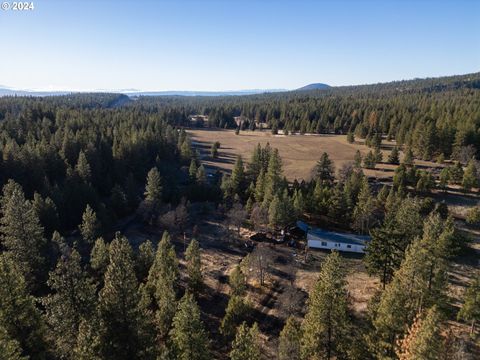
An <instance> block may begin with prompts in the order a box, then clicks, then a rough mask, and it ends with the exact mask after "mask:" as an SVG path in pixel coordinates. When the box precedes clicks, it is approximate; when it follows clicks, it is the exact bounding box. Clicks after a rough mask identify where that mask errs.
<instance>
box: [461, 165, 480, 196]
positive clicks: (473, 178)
mask: <svg viewBox="0 0 480 360" xmlns="http://www.w3.org/2000/svg"><path fill="white" fill-rule="evenodd" d="M477 186H478V174H477V167H476V166H475V162H474V161H473V160H470V161H469V163H468V165H467V168H466V169H465V172H464V173H463V180H462V187H463V190H464V191H469V190H470V189H471V188H472V187H477Z"/></svg>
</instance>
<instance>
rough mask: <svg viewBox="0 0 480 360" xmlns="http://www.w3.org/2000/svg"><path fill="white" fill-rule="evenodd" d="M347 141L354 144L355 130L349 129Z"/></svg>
mask: <svg viewBox="0 0 480 360" xmlns="http://www.w3.org/2000/svg"><path fill="white" fill-rule="evenodd" d="M347 141H348V142H349V143H350V144H353V143H354V142H355V135H354V134H353V132H351V131H349V132H348V133H347Z"/></svg>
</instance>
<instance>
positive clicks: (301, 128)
mask: <svg viewBox="0 0 480 360" xmlns="http://www.w3.org/2000/svg"><path fill="white" fill-rule="evenodd" d="M479 84H480V74H479V73H475V74H468V75H462V76H453V77H445V78H437V79H424V80H410V81H400V82H392V83H387V84H375V85H365V86H350V87H339V88H332V89H328V90H317V91H294V92H285V93H274V94H263V95H249V96H232V97H143V98H141V99H140V100H138V101H136V102H134V103H132V104H131V106H133V107H135V108H138V109H142V110H146V111H158V110H162V111H165V109H169V111H170V112H171V113H172V116H171V119H175V121H176V122H177V124H181V125H190V123H189V121H188V118H186V117H185V116H184V115H188V114H204V115H209V116H210V117H211V118H209V122H208V125H209V126H212V127H220V128H224V127H230V128H232V127H236V126H237V125H236V124H235V123H234V122H233V117H235V116H243V117H244V118H245V120H244V122H243V124H242V125H241V127H242V128H245V129H247V128H250V129H254V128H255V127H256V125H255V124H257V125H258V123H265V124H267V126H268V127H269V128H271V129H272V131H277V130H278V129H283V130H285V131H286V132H287V133H292V132H296V133H300V134H302V133H336V134H346V133H347V132H349V131H350V132H353V133H355V134H356V135H357V136H358V137H360V138H372V137H374V136H376V135H377V134H378V135H379V136H382V135H383V136H385V137H387V138H388V139H395V140H396V141H397V143H398V144H399V145H400V146H404V145H405V146H407V147H411V149H412V150H413V152H414V153H415V155H416V156H417V157H419V158H422V159H432V158H434V157H436V156H438V155H442V156H444V157H445V158H450V157H454V158H456V159H458V160H461V159H460V156H461V155H460V152H461V149H462V148H464V147H469V146H471V147H473V151H474V154H475V155H476V156H477V158H478V156H479V153H478V151H479V146H478V144H479V143H480V133H479V128H480V86H479Z"/></svg>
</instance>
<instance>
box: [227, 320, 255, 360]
mask: <svg viewBox="0 0 480 360" xmlns="http://www.w3.org/2000/svg"><path fill="white" fill-rule="evenodd" d="M260 358H261V349H260V344H259V341H258V326H257V323H255V324H253V326H252V327H251V328H249V327H248V325H247V324H246V323H245V322H243V323H242V324H241V325H240V326H239V327H238V329H237V334H236V336H235V340H233V342H232V351H231V352H230V359H231V360H260Z"/></svg>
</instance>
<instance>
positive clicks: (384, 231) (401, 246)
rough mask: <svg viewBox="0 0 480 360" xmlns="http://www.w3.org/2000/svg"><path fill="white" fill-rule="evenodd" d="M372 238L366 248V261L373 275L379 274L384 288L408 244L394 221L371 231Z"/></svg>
mask: <svg viewBox="0 0 480 360" xmlns="http://www.w3.org/2000/svg"><path fill="white" fill-rule="evenodd" d="M371 234H372V239H371V241H370V242H369V243H368V245H367V248H366V255H365V258H364V262H365V264H366V266H367V270H368V272H369V273H370V274H371V275H374V274H375V275H379V276H380V281H381V283H382V286H383V288H385V286H386V284H388V283H389V282H390V281H391V280H392V278H393V273H394V272H395V270H396V269H398V267H399V266H400V263H401V261H402V259H403V253H404V251H405V248H406V246H407V243H406V241H405V239H404V234H403V233H402V232H399V231H398V230H397V229H395V226H394V223H393V221H387V222H386V223H385V224H384V225H383V226H382V227H381V228H378V229H374V230H372V231H371Z"/></svg>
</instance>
